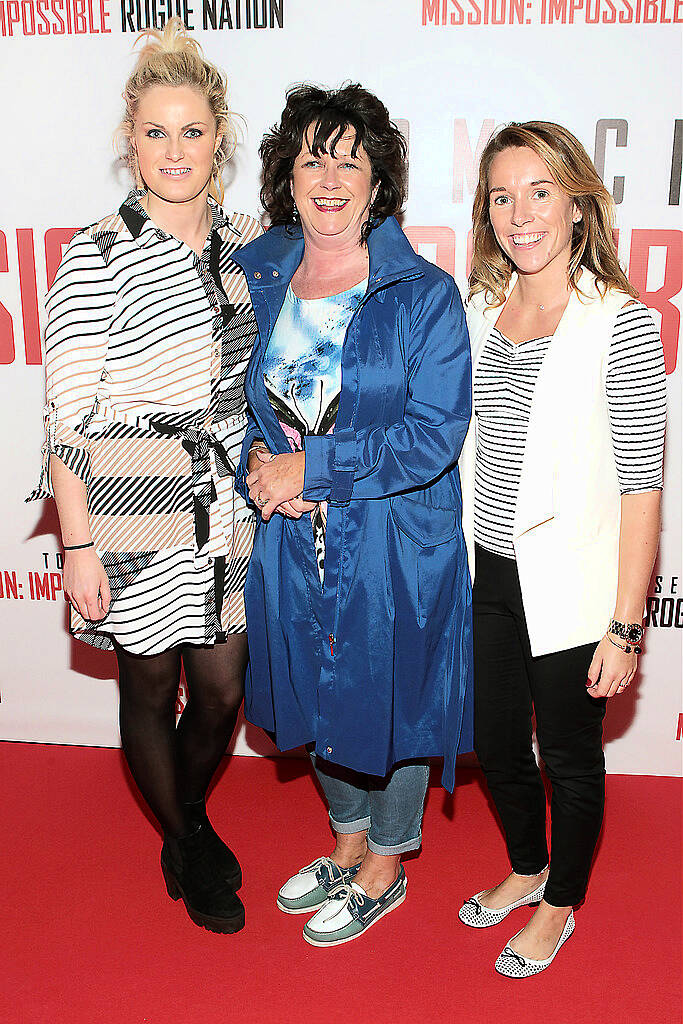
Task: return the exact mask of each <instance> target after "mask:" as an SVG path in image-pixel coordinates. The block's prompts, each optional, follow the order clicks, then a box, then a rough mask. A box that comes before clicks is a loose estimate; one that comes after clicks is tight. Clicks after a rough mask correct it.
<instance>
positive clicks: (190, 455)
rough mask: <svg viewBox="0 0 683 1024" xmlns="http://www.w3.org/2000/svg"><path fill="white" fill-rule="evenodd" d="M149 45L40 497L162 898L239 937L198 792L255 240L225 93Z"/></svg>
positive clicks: (239, 669) (227, 669)
mask: <svg viewBox="0 0 683 1024" xmlns="http://www.w3.org/2000/svg"><path fill="white" fill-rule="evenodd" d="M145 36H146V42H145V45H144V46H143V48H142V50H141V51H140V53H139V56H138V61H137V65H136V67H135V70H134V71H133V74H132V75H131V76H130V78H129V79H128V82H127V83H126V87H125V90H124V94H123V95H124V99H125V115H124V118H123V121H122V124H121V126H120V135H121V137H122V139H123V140H124V141H125V148H126V156H127V160H128V163H129V166H130V169H131V172H132V174H133V177H134V179H135V183H136V188H135V189H134V190H133V191H132V192H131V193H130V195H129V196H128V198H127V199H126V200H125V201H124V202H123V204H122V205H121V207H120V208H119V210H118V211H117V212H116V213H114V214H112V215H110V216H108V217H105V218H104V219H103V220H100V221H98V222H97V223H96V224H93V225H91V226H90V227H87V228H84V229H83V230H82V231H79V232H77V233H76V235H75V236H74V238H73V240H72V241H71V244H70V245H69V247H68V249H67V251H66V253H65V256H64V259H63V261H62V264H61V266H60V268H59V271H58V273H57V276H56V279H55V282H54V285H53V286H52V288H51V289H50V293H49V295H48V299H47V310H48V324H47V330H46V335H45V338H46V374H47V404H46V409H45V424H46V434H47V439H46V443H45V446H44V452H43V454H44V458H43V471H42V476H41V481H40V484H39V486H38V488H37V489H36V491H34V493H33V494H32V495H31V497H32V498H43V497H47V496H48V495H54V498H55V501H56V503H57V508H58V512H59V520H60V526H61V533H62V541H63V544H64V551H65V556H64V590H65V593H66V596H67V598H68V600H69V603H70V605H71V632H72V633H73V635H74V636H76V637H78V638H79V639H81V640H84V641H85V642H86V643H89V644H92V645H93V646H95V647H100V648H106V649H112V648H113V649H114V650H115V652H116V656H117V659H118V665H119V684H120V697H121V705H120V725H121V741H122V745H123V750H124V753H125V756H126V759H127V761H128V765H129V767H130V770H131V773H132V775H133V778H134V779H135V781H136V783H137V785H138V787H139V789H140V792H141V794H142V795H143V797H144V798H145V800H146V801H147V803H148V805H149V807H150V809H151V810H152V812H153V813H154V815H155V817H156V818H157V820H158V822H159V824H160V826H161V828H162V830H163V834H164V843H163V848H162V852H161V866H162V870H163V873H164V877H165V880H166V885H167V888H168V893H169V895H170V896H171V898H172V899H180V898H182V899H183V901H184V903H185V906H186V908H187V912H188V914H189V915H190V917H191V918H192V920H193V921H194V922H195V923H196V924H198V925H202V926H203V927H205V928H208V929H209V930H210V931H215V932H234V931H237V930H238V929H240V928H242V927H243V925H244V907H243V906H242V903H241V902H240V900H239V898H238V896H237V895H236V890H237V889H239V887H240V885H241V882H242V872H241V869H240V865H239V863H238V861H237V859H236V857H235V855H234V854H233V853H232V851H231V850H230V849H229V848H228V847H227V846H226V845H225V844H224V843H223V841H222V840H221V839H219V837H218V836H217V834H216V833H215V832H214V830H213V828H212V826H211V824H210V822H209V819H208V818H207V816H206V807H205V797H206V792H207V788H208V786H209V784H210V782H211V779H212V777H213V774H214V772H215V771H216V768H217V766H218V764H219V762H220V760H221V758H222V756H223V754H224V753H225V750H226V747H227V745H228V743H229V741H230V738H231V736H232V733H233V729H234V726H235V721H236V718H237V713H238V710H239V707H240V704H241V701H242V694H243V681H244V671H245V665H246V660H247V642H246V620H245V612H244V600H243V593H242V591H243V585H244V579H245V575H246V570H247V563H248V561H249V555H250V553H251V547H252V539H253V532H254V518H253V514H252V512H251V511H250V510H249V508H248V507H247V505H246V503H245V501H244V500H243V499H242V498H241V497H240V495H239V494H237V493H236V491H235V490H234V487H233V484H234V476H235V465H236V463H237V462H238V461H239V453H240V447H241V444H242V439H243V436H244V432H245V428H246V415H245V400H244V388H243V380H244V372H245V369H246V365H247V362H248V359H249V355H250V352H251V347H252V341H253V338H254V336H255V333H256V323H255V320H254V314H253V310H252V306H251V301H250V299H249V293H248V291H247V288H246V284H245V281H244V275H243V273H242V271H241V269H240V267H239V266H238V265H237V264H236V263H234V262H233V259H232V256H233V254H234V252H235V251H236V250H237V249H238V248H240V246H242V245H244V244H245V243H246V242H248V241H250V240H251V239H253V238H254V237H256V235H258V234H259V233H260V227H259V225H258V223H257V222H256V221H255V220H253V219H252V218H251V217H247V216H245V215H243V214H232V213H231V214H227V213H225V212H224V211H223V210H222V209H221V206H220V205H219V204H220V202H221V200H222V194H223V190H222V186H221V178H220V175H221V169H222V167H223V165H224V164H225V162H226V161H227V160H228V159H229V157H230V156H231V154H232V152H233V150H234V148H235V129H234V125H233V121H232V118H231V116H230V114H229V112H228V107H227V101H226V81H225V78H224V77H223V75H222V74H221V72H220V71H218V69H217V68H215V67H214V66H213V65H211V64H209V63H208V62H207V61H205V60H204V58H203V56H202V52H201V50H200V48H199V46H198V45H197V43H196V42H195V41H194V40H193V39H192V38H191V37H190V36H189V35H188V34H187V32H186V30H185V28H184V26H183V24H182V22H181V21H180V20H179V19H177V18H173V19H171V20H170V21H169V22H168V23H167V25H166V27H165V29H164V31H163V33H161V32H155V31H150V32H148V33H145ZM181 668H183V669H184V671H185V677H186V681H187V688H188V692H189V696H188V701H187V704H186V706H185V709H184V711H183V713H182V715H181V717H180V720H179V722H178V725H177V728H176V717H175V702H176V696H177V693H178V684H179V681H180V674H181Z"/></svg>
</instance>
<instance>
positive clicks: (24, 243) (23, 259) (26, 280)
mask: <svg viewBox="0 0 683 1024" xmlns="http://www.w3.org/2000/svg"><path fill="white" fill-rule="evenodd" d="M17 255H18V257H19V290H20V292H21V313H22V318H23V321H24V348H25V349H26V365H27V366H39V365H40V363H41V362H42V356H41V352H40V319H39V316H38V288H37V286H36V255H35V249H34V247H33V228H17Z"/></svg>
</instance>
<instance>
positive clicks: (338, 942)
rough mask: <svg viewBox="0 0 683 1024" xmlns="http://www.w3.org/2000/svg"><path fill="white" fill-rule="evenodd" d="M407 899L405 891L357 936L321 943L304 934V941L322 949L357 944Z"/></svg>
mask: <svg viewBox="0 0 683 1024" xmlns="http://www.w3.org/2000/svg"><path fill="white" fill-rule="evenodd" d="M405 898H406V890H405V889H404V890H403V895H402V896H399V898H398V899H397V900H396V901H395V902H394V903H391V904H390V905H389V906H388V907H386V908H385V909H384V910H383V911H382V913H381V914H378V915H377V917H376V918H375V920H374V921H372V923H371V924H369V925H368V926H367V928H364V929H363V931H362V932H358V934H357V935H349V936H348V937H347V938H345V939H334V940H333V941H331V942H320V941H319V940H318V939H311V938H309V936H308V935H306V932H304V933H303V935H304V939H305V940H306V942H308V943H309V944H310V945H311V946H318V947H320V948H322V947H323V946H343V945H344V943H345V942H355V940H356V939H360V938H362V936H363V935H365V933H366V932H368V931H370V929H371V928H372V927H373V925H376V924H377V922H378V921H381V920H382V918H383V917H386V916H387V914H390V913H391V911H392V910H396V908H397V907H400V906H401V904H402V903H403V901H404V900H405Z"/></svg>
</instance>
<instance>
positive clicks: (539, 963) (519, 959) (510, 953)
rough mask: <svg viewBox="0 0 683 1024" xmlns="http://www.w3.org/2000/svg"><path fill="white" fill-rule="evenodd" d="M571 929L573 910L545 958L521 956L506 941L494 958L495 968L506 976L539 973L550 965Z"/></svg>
mask: <svg viewBox="0 0 683 1024" xmlns="http://www.w3.org/2000/svg"><path fill="white" fill-rule="evenodd" d="M573 931H574V911H571V913H570V914H569V917H568V918H567V921H566V923H565V926H564V928H563V929H562V934H561V935H560V937H559V939H558V940H557V945H556V946H555V949H554V950H553V951H552V953H551V955H550V956H549V957H548V959H547V960H531V959H530V958H529V957H528V956H522V954H521V953H517V952H515V950H514V949H512V948H511V947H510V944H509V943H508V945H507V946H506V947H505V949H504V950H503V952H502V953H501V954H500V956H499V957H498V959H497V960H496V970H497V971H498V973H499V974H504V975H505V977H506V978H530V977H531V976H532V974H540V973H541V971H544V970H545V969H546V967H550V965H551V963H552V962H553V960H554V959H555V957H556V956H557V954H558V951H559V949H560V946H562V945H563V944H564V943H565V942H566V941H567V939H568V938H569V936H570V935H571V934H572V932H573ZM517 935H519V932H517ZM517 935H513V936H512V938H511V939H510V942H513V941H514V940H515V939H516V938H517Z"/></svg>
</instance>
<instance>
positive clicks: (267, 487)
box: [247, 451, 306, 522]
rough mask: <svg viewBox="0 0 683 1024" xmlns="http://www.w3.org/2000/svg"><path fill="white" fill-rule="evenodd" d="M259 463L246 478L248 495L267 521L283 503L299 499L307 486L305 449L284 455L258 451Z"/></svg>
mask: <svg viewBox="0 0 683 1024" xmlns="http://www.w3.org/2000/svg"><path fill="white" fill-rule="evenodd" d="M257 454H258V462H259V465H258V466H257V468H256V469H255V470H254V472H253V473H250V474H249V475H248V477H247V487H248V488H249V497H250V499H251V500H252V501H253V503H254V504H255V505H256V506H257V507H258V509H259V510H260V512H261V516H262V517H263V519H264V520H265V521H266V522H267V521H268V520H269V519H270V517H271V516H272V514H273V512H275V510H276V509H277V507H278V505H282V504H283V502H286V501H291V500H292V499H293V498H298V497H299V495H300V494H301V492H302V491H303V489H304V470H305V468H306V456H305V454H304V452H291V453H288V454H284V455H270V454H268V453H267V452H261V451H259V452H258V453H257Z"/></svg>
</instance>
